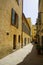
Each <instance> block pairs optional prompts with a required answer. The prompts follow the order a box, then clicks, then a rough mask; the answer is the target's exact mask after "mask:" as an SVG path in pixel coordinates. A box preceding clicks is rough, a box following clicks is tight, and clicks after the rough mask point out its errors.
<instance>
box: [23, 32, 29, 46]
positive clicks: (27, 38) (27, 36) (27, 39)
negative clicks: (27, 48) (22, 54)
mask: <svg viewBox="0 0 43 65" xmlns="http://www.w3.org/2000/svg"><path fill="white" fill-rule="evenodd" d="M25 38H26V44H29V43H30V36H29V35H28V34H26V33H25V32H23V46H24V45H25V43H24V42H25V41H24V39H25Z"/></svg>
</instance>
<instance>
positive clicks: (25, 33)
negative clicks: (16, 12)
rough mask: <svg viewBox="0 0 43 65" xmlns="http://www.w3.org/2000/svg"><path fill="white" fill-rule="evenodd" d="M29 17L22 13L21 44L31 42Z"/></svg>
mask: <svg viewBox="0 0 43 65" xmlns="http://www.w3.org/2000/svg"><path fill="white" fill-rule="evenodd" d="M30 23H31V19H30V18H26V17H25V15H24V14H23V25H22V26H23V46H25V45H27V44H28V43H30V42H31V26H30V25H31V24H30Z"/></svg>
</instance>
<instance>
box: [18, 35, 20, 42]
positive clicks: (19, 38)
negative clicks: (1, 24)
mask: <svg viewBox="0 0 43 65" xmlns="http://www.w3.org/2000/svg"><path fill="white" fill-rule="evenodd" d="M18 42H19V43H20V35H19V37H18Z"/></svg>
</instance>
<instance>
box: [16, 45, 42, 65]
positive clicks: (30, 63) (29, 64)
mask: <svg viewBox="0 0 43 65" xmlns="http://www.w3.org/2000/svg"><path fill="white" fill-rule="evenodd" d="M17 65H43V56H42V55H38V54H37V50H36V48H35V45H34V46H33V49H32V51H31V53H30V54H28V55H27V56H26V57H25V58H24V60H23V61H22V62H21V63H19V64H17Z"/></svg>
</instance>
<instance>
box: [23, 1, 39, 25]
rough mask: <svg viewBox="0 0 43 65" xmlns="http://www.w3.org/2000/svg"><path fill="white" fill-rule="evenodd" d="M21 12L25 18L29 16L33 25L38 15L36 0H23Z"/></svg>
mask: <svg viewBox="0 0 43 65" xmlns="http://www.w3.org/2000/svg"><path fill="white" fill-rule="evenodd" d="M23 13H24V14H25V16H26V18H29V17H31V22H32V24H33V25H34V24H35V23H36V18H37V16H38V0H23Z"/></svg>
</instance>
